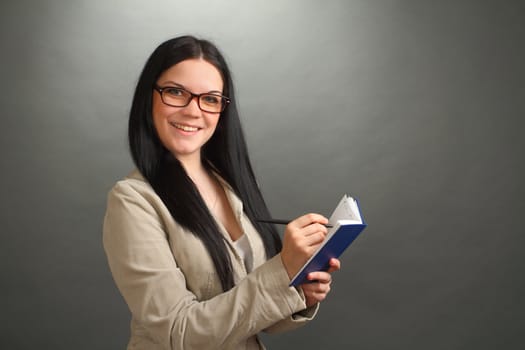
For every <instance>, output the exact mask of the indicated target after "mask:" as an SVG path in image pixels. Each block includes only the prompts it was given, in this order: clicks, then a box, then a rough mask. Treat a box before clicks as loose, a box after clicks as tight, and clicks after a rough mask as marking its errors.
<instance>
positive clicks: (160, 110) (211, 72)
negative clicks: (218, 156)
mask: <svg viewBox="0 0 525 350" xmlns="http://www.w3.org/2000/svg"><path fill="white" fill-rule="evenodd" d="M157 85H158V86H159V87H161V88H165V87H169V86H172V87H173V86H176V87H182V88H184V89H186V90H188V91H191V92H192V93H194V94H203V93H208V92H212V93H219V94H222V91H223V85H224V84H223V80H222V77H221V74H220V72H219V70H218V69H217V68H215V66H213V65H212V64H211V63H209V62H207V61H205V60H203V59H188V60H185V61H182V62H179V63H177V64H176V65H174V66H172V67H170V68H169V69H167V70H165V71H164V72H163V73H162V74H161V76H160V77H159V79H158V80H157ZM152 114H153V125H154V126H155V130H156V131H157V135H158V136H159V139H160V141H161V142H162V144H163V145H164V147H166V148H167V149H168V150H169V151H170V152H171V153H172V154H173V155H174V156H175V157H176V158H177V159H178V160H179V161H181V162H185V161H191V160H199V161H200V152H201V148H202V146H204V144H205V143H206V142H208V140H209V139H210V138H211V137H212V135H213V133H214V132H215V129H216V127H217V123H218V122H219V114H214V113H208V112H204V111H202V110H201V109H200V108H199V106H198V103H197V98H193V99H192V100H191V101H190V103H189V104H188V105H187V106H185V107H171V106H168V105H166V104H164V103H163V102H162V99H161V96H160V93H159V92H157V91H154V92H153V110H152Z"/></svg>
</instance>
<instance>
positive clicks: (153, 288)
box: [103, 182, 306, 349]
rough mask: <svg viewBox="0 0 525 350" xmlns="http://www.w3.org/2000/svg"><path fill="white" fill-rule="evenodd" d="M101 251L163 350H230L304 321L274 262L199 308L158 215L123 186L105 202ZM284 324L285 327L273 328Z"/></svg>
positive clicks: (300, 300) (299, 301)
mask: <svg viewBox="0 0 525 350" xmlns="http://www.w3.org/2000/svg"><path fill="white" fill-rule="evenodd" d="M103 244H104V249H105V251H106V255H107V258H108V263H109V266H110V269H111V272H112V274H113V277H114V280H115V283H116V285H117V287H118V289H119V290H120V292H121V294H122V295H123V297H124V299H125V301H126V303H127V304H128V307H129V309H130V311H131V313H132V315H133V318H134V320H135V321H136V322H138V323H139V324H140V325H141V326H142V327H143V328H144V329H145V330H146V332H147V334H148V337H151V338H152V340H153V341H154V342H155V343H158V344H160V345H162V346H163V347H164V348H166V349H200V348H206V347H207V346H209V345H210V344H216V347H217V348H232V347H235V344H237V343H239V342H240V341H243V340H244V339H246V338H248V337H250V336H252V335H255V334H257V333H259V332H260V331H261V330H264V329H266V328H269V329H272V328H275V329H279V328H281V329H284V328H290V326H291V325H292V324H300V323H302V322H301V321H304V319H301V318H295V319H294V317H296V316H292V315H294V314H297V313H298V312H299V311H301V310H305V309H306V305H305V302H304V297H302V295H301V294H300V293H299V292H298V291H297V290H296V289H295V288H294V287H289V286H288V283H289V278H288V275H287V273H286V271H285V269H284V267H283V265H282V261H281V257H280V255H276V256H274V257H273V258H271V259H270V260H268V261H267V262H266V263H264V264H262V265H261V266H259V267H258V268H257V269H256V270H254V271H253V272H252V273H250V274H249V275H248V276H247V277H246V278H244V279H243V280H242V281H240V282H239V283H238V284H237V285H236V286H235V287H234V288H232V289H231V290H229V291H227V292H224V293H221V294H219V295H217V296H215V297H213V298H211V299H209V300H206V301H198V300H197V299H196V296H195V295H194V294H193V293H191V292H190V291H189V290H188V289H187V288H186V282H185V276H184V274H183V273H182V271H181V270H180V269H179V268H178V266H177V262H176V261H175V259H174V257H173V255H172V253H171V250H170V247H169V244H168V240H167V236H166V232H165V230H164V227H163V223H162V220H161V217H160V215H159V213H158V212H157V211H156V209H155V207H154V206H153V205H152V204H151V201H150V200H148V198H146V197H145V196H144V195H143V194H141V193H138V192H137V190H136V189H134V188H133V187H132V186H130V185H129V184H127V183H125V182H120V183H118V184H117V185H116V186H115V187H114V188H113V190H112V191H111V192H110V194H109V196H108V206H107V211H106V216H105V219H104V227H103ZM197 259H198V257H197ZM196 263H198V261H196ZM285 319H286V321H285V323H286V324H287V325H285V324H283V325H282V326H281V327H279V321H281V320H285ZM288 323H290V324H288ZM272 325H273V327H270V326H272ZM291 328H295V327H291Z"/></svg>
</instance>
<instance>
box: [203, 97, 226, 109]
mask: <svg viewBox="0 0 525 350" xmlns="http://www.w3.org/2000/svg"><path fill="white" fill-rule="evenodd" d="M199 104H200V107H201V109H202V110H203V111H205V112H211V113H217V112H221V111H222V110H223V104H224V103H223V98H222V96H218V95H213V94H204V95H201V96H200V98H199Z"/></svg>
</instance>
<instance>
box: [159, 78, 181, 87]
mask: <svg viewBox="0 0 525 350" xmlns="http://www.w3.org/2000/svg"><path fill="white" fill-rule="evenodd" d="M164 84H172V85H177V86H180V87H182V88H185V87H184V85H182V84H179V83H176V82H174V81H173V80H168V81H165V82H164V83H163V85H164Z"/></svg>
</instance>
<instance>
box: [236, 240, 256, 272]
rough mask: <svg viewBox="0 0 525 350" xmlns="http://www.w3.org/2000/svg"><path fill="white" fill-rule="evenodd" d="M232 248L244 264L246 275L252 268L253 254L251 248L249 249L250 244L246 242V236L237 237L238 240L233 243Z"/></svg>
mask: <svg viewBox="0 0 525 350" xmlns="http://www.w3.org/2000/svg"><path fill="white" fill-rule="evenodd" d="M233 247H234V248H235V250H236V251H237V254H239V256H240V257H241V259H242V261H243V262H244V267H245V268H246V271H247V272H248V273H249V272H251V271H252V267H253V254H252V248H251V247H250V242H249V241H248V237H246V235H245V234H243V235H242V236H241V237H239V239H237V240H236V241H233Z"/></svg>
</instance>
